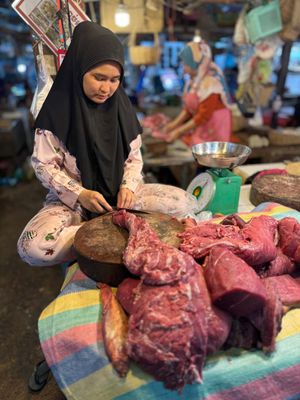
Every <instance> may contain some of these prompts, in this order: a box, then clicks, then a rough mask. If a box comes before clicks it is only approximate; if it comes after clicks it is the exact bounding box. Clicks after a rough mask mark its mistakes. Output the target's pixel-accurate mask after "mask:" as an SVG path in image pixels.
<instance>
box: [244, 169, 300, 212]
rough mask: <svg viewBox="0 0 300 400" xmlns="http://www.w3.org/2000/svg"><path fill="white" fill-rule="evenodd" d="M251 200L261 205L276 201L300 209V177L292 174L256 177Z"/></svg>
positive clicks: (251, 190) (251, 191) (252, 186)
mask: <svg viewBox="0 0 300 400" xmlns="http://www.w3.org/2000/svg"><path fill="white" fill-rule="evenodd" d="M250 201H251V203H253V204H254V205H256V206H257V205H259V204H260V203H263V202H265V201H270V202H275V203H279V204H282V205H284V206H287V207H290V208H294V209H296V210H298V211H300V177H298V176H291V175H264V176H261V177H257V178H255V179H254V181H253V182H252V185H251V189H250Z"/></svg>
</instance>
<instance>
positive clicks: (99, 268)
mask: <svg viewBox="0 0 300 400" xmlns="http://www.w3.org/2000/svg"><path fill="white" fill-rule="evenodd" d="M130 212H132V213H134V214H135V215H137V216H139V217H142V218H145V219H146V220H147V221H148V222H149V224H150V225H151V227H152V228H153V229H154V230H155V231H156V233H157V235H158V237H159V238H160V239H161V240H162V241H163V242H165V243H168V244H170V245H172V246H175V247H178V246H179V243H180V241H179V239H178V237H177V233H179V232H182V231H183V229H184V227H183V225H182V224H181V223H180V222H179V221H178V220H177V219H175V218H172V217H170V216H169V215H166V214H161V213H152V212H151V213H150V212H149V213H148V212H147V213H146V212H139V211H130ZM127 239H128V232H127V230H126V229H123V228H120V227H118V226H117V225H115V224H114V223H113V222H112V213H107V214H104V215H102V216H99V217H97V218H94V219H92V220H90V221H88V222H86V223H85V224H84V225H83V226H82V227H81V228H80V229H79V230H78V231H77V233H76V235H75V239H74V247H75V250H76V253H77V256H78V264H79V267H80V269H81V270H82V271H83V272H84V273H85V274H86V275H87V276H89V277H90V278H92V279H93V280H95V281H100V282H103V283H107V284H108V285H111V286H118V284H119V283H121V282H122V280H123V279H125V278H126V277H128V276H130V273H129V271H128V270H127V268H126V267H125V266H124V264H123V262H122V255H123V252H124V250H125V248H126V246H127Z"/></svg>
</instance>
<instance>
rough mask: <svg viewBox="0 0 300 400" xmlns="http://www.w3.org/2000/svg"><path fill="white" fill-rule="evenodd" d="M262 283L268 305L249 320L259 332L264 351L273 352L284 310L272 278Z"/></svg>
mask: <svg viewBox="0 0 300 400" xmlns="http://www.w3.org/2000/svg"><path fill="white" fill-rule="evenodd" d="M262 282H263V284H264V286H265V288H266V292H267V301H266V304H265V306H264V307H263V308H262V309H261V310H259V311H256V312H255V313H252V314H251V315H249V316H248V318H249V320H250V321H251V322H252V323H253V325H254V326H255V327H256V329H257V330H258V331H259V334H260V341H261V346H262V349H263V351H265V352H271V351H273V350H274V349H275V339H276V336H277V334H278V333H279V332H280V329H281V320H282V316H283V312H284V308H283V305H282V302H281V300H280V297H279V294H278V293H277V290H276V286H275V284H274V282H273V281H272V280H271V278H267V279H262Z"/></svg>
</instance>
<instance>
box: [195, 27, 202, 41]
mask: <svg viewBox="0 0 300 400" xmlns="http://www.w3.org/2000/svg"><path fill="white" fill-rule="evenodd" d="M201 40H202V37H201V35H200V30H199V29H196V30H195V35H194V37H193V42H197V43H199V42H201Z"/></svg>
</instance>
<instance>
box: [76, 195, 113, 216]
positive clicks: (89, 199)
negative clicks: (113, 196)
mask: <svg viewBox="0 0 300 400" xmlns="http://www.w3.org/2000/svg"><path fill="white" fill-rule="evenodd" d="M78 201H79V203H80V204H81V205H82V207H84V208H86V209H87V210H89V211H91V212H96V213H99V214H103V213H104V212H105V211H112V207H111V206H110V205H109V204H108V202H107V201H106V200H105V198H104V197H103V196H102V194H101V193H99V192H95V191H94V190H88V189H83V190H82V191H81V192H80V194H79V196H78Z"/></svg>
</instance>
